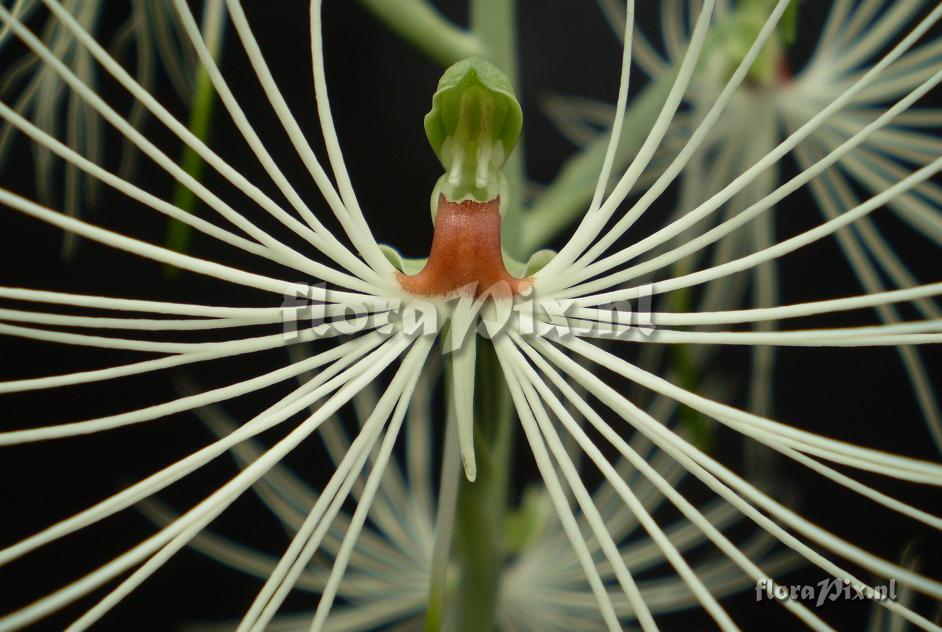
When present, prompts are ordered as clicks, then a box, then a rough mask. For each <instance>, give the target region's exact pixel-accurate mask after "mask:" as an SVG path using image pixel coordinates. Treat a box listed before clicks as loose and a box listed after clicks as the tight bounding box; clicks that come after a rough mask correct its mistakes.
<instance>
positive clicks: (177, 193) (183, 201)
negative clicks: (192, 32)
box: [164, 0, 226, 277]
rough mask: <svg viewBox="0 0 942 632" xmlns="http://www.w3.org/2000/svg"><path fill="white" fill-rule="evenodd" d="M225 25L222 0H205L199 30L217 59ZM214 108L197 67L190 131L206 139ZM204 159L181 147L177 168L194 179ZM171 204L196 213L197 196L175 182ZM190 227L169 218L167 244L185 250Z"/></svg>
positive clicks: (212, 97)
mask: <svg viewBox="0 0 942 632" xmlns="http://www.w3.org/2000/svg"><path fill="white" fill-rule="evenodd" d="M225 24H226V9H225V4H224V3H223V2H222V0H207V2H206V3H205V4H204V7H203V24H202V29H201V30H202V33H203V38H204V39H205V40H206V47H207V48H208V49H209V52H210V54H211V55H212V56H213V59H215V60H217V61H218V60H219V57H220V55H221V53H222V42H223V39H224V38H223V31H224V29H225ZM215 110H216V90H215V88H214V87H213V82H212V80H211V79H210V78H209V73H207V72H206V70H205V69H204V68H203V67H202V65H201V66H200V67H199V69H198V71H197V73H196V83H195V86H194V88H193V99H192V101H191V104H190V121H189V130H190V131H191V132H193V134H194V135H195V136H196V137H197V138H199V139H200V140H202V141H208V140H209V138H210V134H211V133H212V122H213V114H214V112H215ZM205 166H206V165H205V163H204V161H203V159H202V158H201V157H200V156H199V154H197V153H196V151H195V150H193V148H191V147H190V146H189V145H187V146H186V147H184V149H183V154H182V155H181V157H180V167H182V168H183V170H184V171H186V172H187V173H188V174H189V175H191V176H193V178H194V179H196V180H197V181H199V180H201V179H202V177H203V171H204V169H205ZM173 204H174V205H175V206H177V207H178V208H180V209H182V210H184V211H186V212H188V213H195V212H196V207H197V199H196V195H195V194H194V193H193V192H192V191H190V190H189V189H188V188H187V187H185V186H183V185H182V184H180V183H177V184H176V186H175V187H174V190H173ZM191 237H192V229H191V228H190V226H189V225H188V224H184V223H183V222H181V221H179V220H177V219H171V220H170V223H169V224H168V226H167V238H166V244H167V247H168V248H170V249H171V250H175V251H176V252H183V253H186V252H188V251H189V248H190V238H191ZM164 269H165V271H166V273H167V276H170V277H172V276H175V275H176V274H178V273H179V270H178V269H177V268H175V267H173V266H170V265H168V266H166V267H165V268H164Z"/></svg>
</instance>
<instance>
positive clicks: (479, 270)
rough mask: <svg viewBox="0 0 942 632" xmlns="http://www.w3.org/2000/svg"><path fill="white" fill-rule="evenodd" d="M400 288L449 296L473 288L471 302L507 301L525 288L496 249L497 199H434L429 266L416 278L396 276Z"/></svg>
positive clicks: (402, 275) (412, 276)
mask: <svg viewBox="0 0 942 632" xmlns="http://www.w3.org/2000/svg"><path fill="white" fill-rule="evenodd" d="M396 278H398V279H399V283H400V284H401V285H402V288H403V289H404V290H405V291H406V292H409V293H410V294H416V295H419V296H448V295H452V294H455V293H456V292H458V291H459V290H461V289H462V288H465V287H467V286H469V285H471V284H475V290H474V296H475V298H477V297H479V296H481V295H483V294H487V295H488V296H491V297H493V298H509V297H511V296H513V295H515V294H519V293H520V292H522V291H524V290H526V289H527V288H529V287H530V283H531V281H530V279H518V278H516V277H514V276H512V275H511V274H510V273H509V272H507V269H506V268H505V267H504V259H503V257H502V256H501V248H500V197H496V198H494V199H493V200H490V201H488V202H476V201H474V200H465V201H463V202H449V201H448V200H446V199H445V196H443V195H439V196H438V214H437V215H436V218H435V234H434V236H433V237H432V249H431V251H430V252H429V256H428V262H427V263H426V264H425V267H424V268H422V271H421V272H419V273H418V274H413V275H407V274H403V273H402V272H397V273H396Z"/></svg>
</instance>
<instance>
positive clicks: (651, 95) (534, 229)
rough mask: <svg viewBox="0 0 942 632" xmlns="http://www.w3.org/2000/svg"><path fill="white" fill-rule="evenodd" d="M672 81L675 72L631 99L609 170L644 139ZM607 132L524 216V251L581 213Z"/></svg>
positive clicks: (539, 244) (542, 242)
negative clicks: (612, 163) (613, 160)
mask: <svg viewBox="0 0 942 632" xmlns="http://www.w3.org/2000/svg"><path fill="white" fill-rule="evenodd" d="M673 83H674V73H672V72H671V73H665V74H664V75H662V76H660V77H658V78H657V79H656V80H654V81H653V82H651V83H649V84H648V85H647V86H645V88H644V89H643V90H642V91H641V93H640V94H638V95H637V96H635V97H634V98H633V99H632V105H631V106H630V107H629V108H628V112H627V113H626V114H625V122H624V125H623V126H622V134H621V138H620V139H619V140H618V147H617V149H616V152H615V162H614V165H613V167H614V168H613V169H612V173H615V174H617V173H621V172H622V171H623V170H624V168H625V167H626V166H627V165H628V163H629V162H630V161H631V159H632V158H633V157H634V155H635V154H636V153H637V151H638V148H639V147H641V144H642V143H643V142H644V139H645V137H646V135H647V130H650V129H651V126H652V125H653V124H654V120H655V119H656V118H657V116H658V114H660V111H661V107H662V106H663V105H664V102H665V101H666V100H667V94H668V93H669V92H670V89H671V86H672V85H673ZM608 136H609V135H608V134H600V135H599V138H598V139H597V140H596V141H595V142H594V143H592V144H591V145H589V146H588V147H586V148H585V149H584V150H583V151H581V152H580V153H578V154H576V155H575V156H573V157H572V158H570V159H569V160H568V161H566V163H565V164H564V165H563V167H562V169H561V171H560V173H559V175H558V176H557V177H556V179H555V180H553V183H552V184H550V186H549V187H548V188H547V189H546V191H545V192H544V193H543V195H541V196H540V198H539V200H537V202H536V204H534V205H533V207H532V208H531V209H530V210H529V211H528V212H527V213H526V214H525V216H524V218H523V232H522V236H523V242H522V244H521V247H522V250H523V251H524V252H531V251H533V250H535V249H537V248H540V247H545V245H546V244H548V243H550V241H551V240H552V239H553V238H554V237H555V236H556V235H557V234H558V233H559V232H560V231H561V230H563V229H565V228H566V227H568V226H570V225H571V224H572V222H573V221H574V220H576V219H578V218H579V217H581V215H582V214H583V213H585V210H586V208H587V207H588V205H589V202H590V200H591V199H592V194H593V193H594V192H595V183H596V180H597V179H598V177H599V172H600V171H601V170H602V163H603V162H604V161H605V152H606V149H607V147H608Z"/></svg>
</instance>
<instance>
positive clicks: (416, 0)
mask: <svg viewBox="0 0 942 632" xmlns="http://www.w3.org/2000/svg"><path fill="white" fill-rule="evenodd" d="M360 4H362V5H363V6H364V7H366V8H367V9H369V10H370V11H371V12H373V14H374V15H375V16H376V17H377V18H379V19H380V20H382V21H383V22H385V23H386V25H387V26H389V28H391V29H392V30H394V31H396V33H398V34H399V35H400V36H401V37H402V38H403V39H405V40H407V41H409V42H411V43H412V44H413V45H414V46H415V47H416V48H418V49H419V50H421V51H422V52H424V53H425V54H427V55H428V56H429V57H431V58H432V59H434V60H435V61H437V62H439V63H440V64H441V65H443V66H449V65H451V64H453V63H455V62H456V61H459V60H461V59H464V58H465V57H484V56H485V55H484V47H483V46H482V45H481V42H480V41H479V40H478V39H477V38H476V37H474V36H473V35H471V34H469V33H467V32H466V31H464V30H462V29H460V28H458V27H457V26H455V25H454V24H452V23H451V22H449V21H448V20H446V19H445V18H444V17H443V16H442V15H441V14H440V13H439V12H438V11H437V10H436V9H435V8H434V7H432V6H431V5H430V4H429V3H428V2H426V1H425V0H395V1H392V0H360Z"/></svg>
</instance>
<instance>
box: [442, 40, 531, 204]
mask: <svg viewBox="0 0 942 632" xmlns="http://www.w3.org/2000/svg"><path fill="white" fill-rule="evenodd" d="M522 125H523V113H522V112H521V110H520V104H519V103H518V102H517V99H516V97H515V96H514V93H513V88H512V86H511V85H510V81H509V80H508V79H507V76H506V75H504V73H502V72H501V71H500V70H498V69H497V67H496V66H494V65H493V64H491V63H489V62H486V61H484V60H483V59H480V58H477V57H471V58H468V59H465V60H462V61H459V62H458V63H456V64H454V65H453V66H451V67H450V68H448V69H447V70H446V71H445V73H444V74H443V75H442V78H441V79H440V80H439V82H438V90H437V91H436V92H435V95H434V96H433V97H432V110H431V111H430V112H429V113H428V114H427V115H426V116H425V133H426V135H427V136H428V139H429V142H430V143H431V145H432V149H434V150H435V154H436V155H437V156H438V159H439V160H440V161H441V163H442V166H443V167H444V168H445V175H443V176H442V177H441V179H440V180H439V181H438V184H437V185H436V187H435V195H433V198H432V199H433V201H434V200H436V199H437V194H438V193H441V194H442V195H444V196H445V198H446V199H448V200H450V201H454V202H457V201H461V200H467V199H474V200H477V201H479V202H484V201H487V200H492V199H494V198H495V197H497V196H498V195H500V196H501V200H502V202H503V201H504V197H505V195H506V180H505V179H504V177H503V175H502V174H501V172H500V170H501V167H503V165H504V163H505V162H506V161H507V157H508V156H509V155H510V153H511V152H512V151H513V149H514V147H515V146H516V144H517V140H518V139H519V137H520V129H521V127H522ZM433 205H434V202H433ZM502 206H503V204H502ZM433 213H434V206H433Z"/></svg>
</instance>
